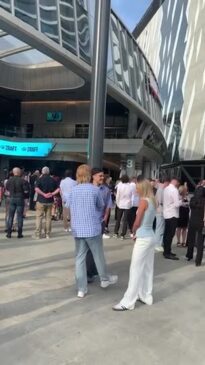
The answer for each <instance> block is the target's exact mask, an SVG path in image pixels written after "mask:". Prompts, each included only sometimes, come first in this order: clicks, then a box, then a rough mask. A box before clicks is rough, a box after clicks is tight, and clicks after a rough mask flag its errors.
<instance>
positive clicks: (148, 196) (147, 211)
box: [113, 179, 156, 311]
mask: <svg viewBox="0 0 205 365" xmlns="http://www.w3.org/2000/svg"><path fill="white" fill-rule="evenodd" d="M137 192H138V194H139V196H140V204H139V208H138V210H137V214H136V219H135V222H134V225H133V232H135V236H136V241H135V245H134V248H133V252H132V259H131V264H130V275H129V283H128V288H127V291H126V292H125V294H124V297H123V298H122V300H121V301H120V302H119V303H118V304H117V305H115V306H114V307H113V310H115V311H125V310H132V309H134V308H135V303H136V301H137V300H140V301H141V302H143V303H144V304H148V305H152V303H153V297H152V286H153V270H154V248H155V240H154V231H153V228H152V227H153V221H154V218H155V215H156V201H155V198H154V194H153V189H152V186H151V184H150V182H149V181H148V180H146V179H143V180H142V181H141V182H139V183H137Z"/></svg>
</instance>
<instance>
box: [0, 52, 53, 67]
mask: <svg viewBox="0 0 205 365" xmlns="http://www.w3.org/2000/svg"><path fill="white" fill-rule="evenodd" d="M2 61H4V62H9V63H14V64H18V65H37V64H42V63H45V62H50V61H52V60H51V58H49V57H47V56H46V55H44V54H43V53H41V52H39V51H37V50H36V49H31V50H28V51H25V52H21V53H17V54H15V55H12V56H8V57H5V58H3V60H2Z"/></svg>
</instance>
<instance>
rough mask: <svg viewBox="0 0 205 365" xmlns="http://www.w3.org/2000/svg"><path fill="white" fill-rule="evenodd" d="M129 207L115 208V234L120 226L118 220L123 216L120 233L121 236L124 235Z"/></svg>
mask: <svg viewBox="0 0 205 365" xmlns="http://www.w3.org/2000/svg"><path fill="white" fill-rule="evenodd" d="M128 214H129V209H120V208H118V209H117V221H116V223H115V229H114V232H115V234H118V231H119V228H120V222H121V219H122V216H123V224H122V233H121V236H125V235H126V233H127V222H128Z"/></svg>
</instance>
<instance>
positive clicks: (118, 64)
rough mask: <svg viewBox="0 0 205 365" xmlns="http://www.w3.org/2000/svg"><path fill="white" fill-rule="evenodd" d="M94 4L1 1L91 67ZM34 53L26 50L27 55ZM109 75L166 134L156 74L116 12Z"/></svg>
mask: <svg viewBox="0 0 205 365" xmlns="http://www.w3.org/2000/svg"><path fill="white" fill-rule="evenodd" d="M93 4H94V3H93V2H91V1H89V0H84V1H82V0H81V1H80V0H0V7H2V8H4V9H5V10H7V11H9V12H11V14H12V15H15V16H16V17H18V18H19V19H21V20H22V21H24V22H26V23H27V24H29V25H31V26H32V27H34V28H35V29H37V30H39V31H40V32H42V33H44V34H45V35H46V36H47V37H49V38H50V39H52V40H53V41H55V42H57V43H58V44H60V45H61V46H62V47H63V48H65V49H67V50H68V51H70V52H72V53H73V54H75V55H76V56H78V57H79V58H81V59H83V60H84V61H86V62H87V63H89V64H90V63H91V45H92V44H93V40H92V37H93V31H92V30H93V23H94V18H93ZM88 9H89V11H88ZM3 38H4V37H3ZM0 43H1V39H0ZM32 52H33V51H31V50H26V52H24V54H25V53H27V54H29V53H32ZM10 57H14V56H9V59H10ZM20 57H21V54H19V55H15V58H16V59H18V63H19V59H20ZM2 60H3V61H6V60H8V58H7V59H6V57H5V59H3V58H2ZM107 75H108V78H109V79H110V80H112V82H114V83H115V85H116V86H118V87H119V88H120V89H121V90H122V91H123V92H124V93H126V94H127V95H128V96H129V97H131V98H132V99H134V101H136V102H137V103H138V104H139V105H140V107H142V108H143V109H145V110H146V112H147V113H148V114H149V115H150V116H151V118H152V119H153V120H154V121H155V123H156V124H157V125H158V127H159V128H160V129H161V131H163V127H164V125H163V122H162V117H161V114H162V113H161V103H160V98H159V90H158V85H157V81H156V79H155V75H154V73H153V71H152V69H151V67H150V65H149V63H148V61H147V59H146V58H145V56H144V54H143V52H142V51H141V49H140V48H139V46H138V44H137V42H136V41H135V39H134V38H133V36H132V35H131V34H130V32H129V31H128V30H127V28H126V27H125V26H124V24H123V23H122V22H121V21H120V20H119V18H118V17H117V16H116V14H115V13H114V12H111V17H110V35H109V50H108V64H107ZM153 85H154V86H153Z"/></svg>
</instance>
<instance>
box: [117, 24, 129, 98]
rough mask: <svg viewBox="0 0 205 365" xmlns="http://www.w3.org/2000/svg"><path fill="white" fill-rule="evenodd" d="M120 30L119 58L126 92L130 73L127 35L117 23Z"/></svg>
mask: <svg viewBox="0 0 205 365" xmlns="http://www.w3.org/2000/svg"><path fill="white" fill-rule="evenodd" d="M119 31H120V46H121V58H122V70H123V78H124V89H125V91H126V92H127V93H128V94H131V92H130V75H129V66H128V49H127V37H126V30H125V29H124V28H123V27H122V26H121V24H119Z"/></svg>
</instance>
